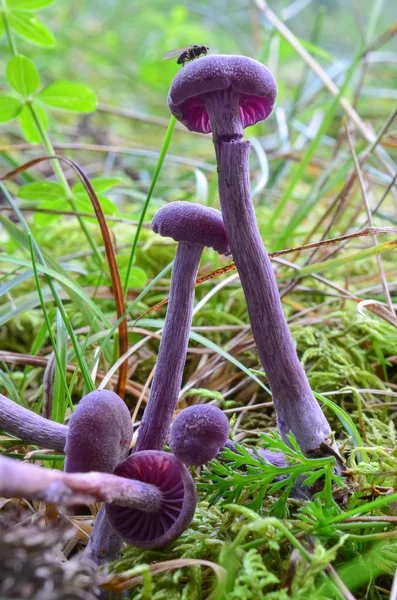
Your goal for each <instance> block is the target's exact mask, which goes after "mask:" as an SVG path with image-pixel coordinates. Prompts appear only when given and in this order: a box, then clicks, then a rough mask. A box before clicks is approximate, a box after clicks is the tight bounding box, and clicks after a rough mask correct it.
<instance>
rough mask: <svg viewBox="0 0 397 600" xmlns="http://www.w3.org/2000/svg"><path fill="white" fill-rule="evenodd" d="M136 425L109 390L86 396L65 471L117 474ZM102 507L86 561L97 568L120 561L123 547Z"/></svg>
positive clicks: (69, 444)
mask: <svg viewBox="0 0 397 600" xmlns="http://www.w3.org/2000/svg"><path fill="white" fill-rule="evenodd" d="M132 433H133V431H132V422H131V417H130V413H129V410H128V408H127V406H126V405H125V403H124V401H123V400H122V399H121V398H120V397H119V396H118V395H117V394H115V393H114V392H111V391H109V390H96V391H94V392H91V393H89V394H87V395H86V396H84V398H82V399H81V400H80V402H79V404H78V406H77V408H76V410H75V411H74V413H73V415H72V417H71V419H70V424H69V431H68V435H67V439H66V446H65V452H66V461H65V471H67V472H68V473H75V472H89V471H101V472H105V473H113V471H114V469H115V468H116V467H117V465H119V464H120V463H121V462H122V461H123V460H124V459H125V458H126V457H127V456H128V452H129V448H130V444H131V441H132ZM122 543H123V542H122V540H121V538H120V537H115V533H114V531H113V529H112V527H111V526H110V523H109V522H108V519H107V517H106V511H105V506H104V505H103V506H101V508H100V509H99V512H98V514H97V516H96V518H95V522H94V526H93V530H92V533H91V535H90V538H89V540H88V544H87V547H86V549H85V552H84V560H89V561H92V562H94V563H95V564H97V565H100V564H103V563H105V562H110V561H111V560H114V559H116V558H117V556H118V555H119V553H120V550H121V547H122Z"/></svg>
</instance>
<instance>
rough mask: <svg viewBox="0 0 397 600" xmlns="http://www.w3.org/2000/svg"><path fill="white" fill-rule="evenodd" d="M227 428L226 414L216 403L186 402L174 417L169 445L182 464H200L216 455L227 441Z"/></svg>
mask: <svg viewBox="0 0 397 600" xmlns="http://www.w3.org/2000/svg"><path fill="white" fill-rule="evenodd" d="M229 430H230V426H229V421H228V419H227V417H226V415H225V414H224V413H223V412H222V411H221V410H220V409H219V408H217V407H216V406H212V405H211V404H198V405H197V406H189V407H188V408H185V409H184V410H182V411H181V412H180V413H179V415H178V416H177V417H176V418H175V421H174V422H173V424H172V427H171V432H170V438H169V445H170V448H171V450H172V452H173V454H174V455H175V456H176V457H177V458H179V460H180V461H181V462H183V463H184V464H185V465H189V466H199V465H203V464H205V463H206V462H208V461H210V460H212V459H213V458H215V456H216V455H217V454H218V452H219V450H220V449H221V448H222V447H223V446H224V445H225V444H226V442H227V440H228V438H229Z"/></svg>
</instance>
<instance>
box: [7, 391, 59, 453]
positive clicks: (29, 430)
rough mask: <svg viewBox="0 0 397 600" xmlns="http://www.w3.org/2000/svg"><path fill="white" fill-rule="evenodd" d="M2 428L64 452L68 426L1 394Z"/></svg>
mask: <svg viewBox="0 0 397 600" xmlns="http://www.w3.org/2000/svg"><path fill="white" fill-rule="evenodd" d="M0 429H3V430H4V431H5V432H7V433H10V434H11V435H15V436H17V437H19V438H20V439H21V440H22V441H23V442H26V443H28V444H34V445H35V446H39V447H40V448H49V449H51V450H58V451H60V452H63V450H64V447H65V443H66V434H67V431H68V428H67V427H66V426H65V425H61V424H60V423H56V422H55V421H50V420H49V419H45V418H44V417H41V416H40V415H38V414H36V413H35V412H33V411H31V410H28V409H27V408H24V407H23V406H21V405H20V404H17V403H16V402H13V401H12V400H10V399H9V398H6V397H5V396H3V395H2V394H0Z"/></svg>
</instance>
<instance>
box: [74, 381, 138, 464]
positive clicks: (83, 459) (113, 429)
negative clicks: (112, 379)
mask: <svg viewBox="0 0 397 600" xmlns="http://www.w3.org/2000/svg"><path fill="white" fill-rule="evenodd" d="M132 433H133V431H132V422H131V416H130V413H129V410H128V408H127V406H126V404H125V402H124V400H122V399H121V398H120V396H118V395H117V394H115V393H114V392H111V391H110V390H95V391H94V392H90V393H89V394H87V395H86V396H84V398H82V399H81V400H80V402H79V404H78V405H77V408H76V410H75V411H74V413H73V414H72V416H71V418H70V421H69V429H68V434H67V436H66V445H65V453H66V460H65V471H66V472H68V473H74V472H80V473H82V472H85V471H87V472H88V471H102V472H104V473H113V471H114V469H115V468H116V467H117V465H118V464H120V463H121V461H123V460H124V459H125V458H126V456H127V455H128V451H129V448H130V445H131V440H132Z"/></svg>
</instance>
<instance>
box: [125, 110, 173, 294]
mask: <svg viewBox="0 0 397 600" xmlns="http://www.w3.org/2000/svg"><path fill="white" fill-rule="evenodd" d="M175 123H176V119H175V117H174V116H171V117H170V122H169V125H168V127H167V131H166V134H165V138H164V142H163V146H162V148H161V151H160V156H159V159H158V161H157V165H156V169H155V171H154V176H153V180H152V183H151V185H150V188H149V191H148V195H147V197H146V200H145V204H144V205H143V208H142V212H141V216H140V217H139V223H138V226H137V228H136V232H135V237H134V241H133V244H132V248H131V254H130V257H129V260H128V266H127V274H126V277H125V283H124V297H125V298H127V292H128V280H129V278H130V273H131V268H132V265H133V263H134V258H135V251H136V247H137V245H138V240H139V235H140V233H141V229H142V225H143V222H144V220H145V215H146V211H147V209H148V206H149V203H150V200H151V198H152V195H153V192H154V188H155V187H156V183H157V179H158V178H159V175H160V171H161V168H162V166H163V163H164V159H165V156H166V154H167V150H168V147H169V145H170V142H171V137H172V133H173V131H174V127H175Z"/></svg>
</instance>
